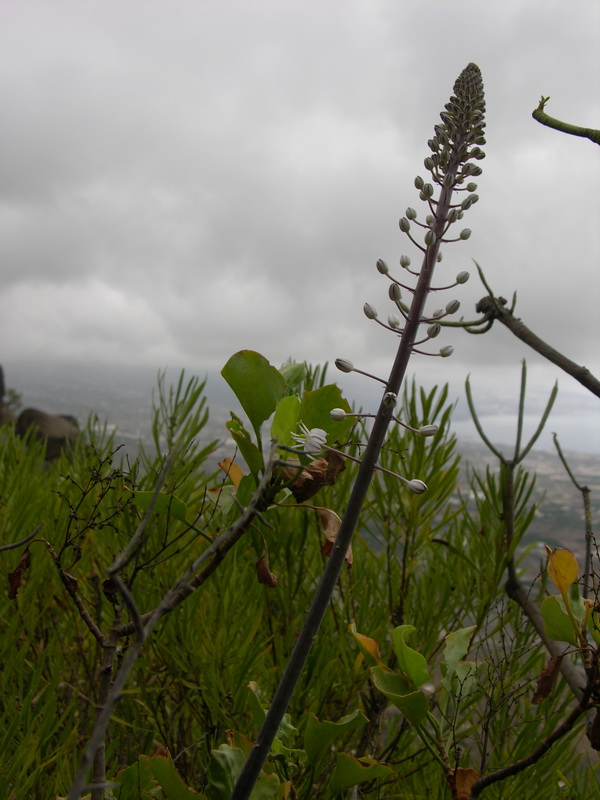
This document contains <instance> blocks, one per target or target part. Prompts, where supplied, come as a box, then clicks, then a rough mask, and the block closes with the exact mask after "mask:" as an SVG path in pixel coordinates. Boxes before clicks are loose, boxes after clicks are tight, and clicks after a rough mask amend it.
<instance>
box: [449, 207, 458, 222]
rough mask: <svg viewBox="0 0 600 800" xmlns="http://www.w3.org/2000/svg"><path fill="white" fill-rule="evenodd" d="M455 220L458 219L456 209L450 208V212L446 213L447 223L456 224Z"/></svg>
mask: <svg viewBox="0 0 600 800" xmlns="http://www.w3.org/2000/svg"><path fill="white" fill-rule="evenodd" d="M457 219H458V209H457V208H451V209H450V211H449V212H448V222H456V220H457Z"/></svg>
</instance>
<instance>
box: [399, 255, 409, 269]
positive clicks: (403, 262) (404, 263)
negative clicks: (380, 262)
mask: <svg viewBox="0 0 600 800" xmlns="http://www.w3.org/2000/svg"><path fill="white" fill-rule="evenodd" d="M400 266H401V267H403V268H404V269H406V268H407V267H410V258H409V257H408V256H400Z"/></svg>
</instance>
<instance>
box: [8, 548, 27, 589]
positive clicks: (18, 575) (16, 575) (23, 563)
mask: <svg viewBox="0 0 600 800" xmlns="http://www.w3.org/2000/svg"><path fill="white" fill-rule="evenodd" d="M30 564H31V553H30V552H29V548H27V550H25V551H24V552H23V554H22V555H21V558H20V559H19V563H18V564H17V567H16V569H15V570H13V571H12V572H11V573H10V575H9V576H8V585H9V588H8V599H9V600H14V599H15V598H16V596H17V594H18V593H19V589H20V588H21V583H22V581H23V573H24V572H25V571H26V570H27V569H29V565H30Z"/></svg>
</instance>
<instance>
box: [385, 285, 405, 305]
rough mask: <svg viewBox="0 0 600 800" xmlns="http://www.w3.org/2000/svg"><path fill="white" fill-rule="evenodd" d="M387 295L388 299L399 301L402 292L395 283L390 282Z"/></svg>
mask: <svg viewBox="0 0 600 800" xmlns="http://www.w3.org/2000/svg"><path fill="white" fill-rule="evenodd" d="M388 296H389V298H390V300H392V301H393V302H394V303H399V302H400V298H401V297H402V292H401V291H400V287H399V286H398V284H397V283H391V284H390V288H389V289H388Z"/></svg>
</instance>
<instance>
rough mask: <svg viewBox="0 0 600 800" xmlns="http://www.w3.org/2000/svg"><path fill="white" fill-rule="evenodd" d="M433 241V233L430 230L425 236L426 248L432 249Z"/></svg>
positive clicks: (434, 237)
mask: <svg viewBox="0 0 600 800" xmlns="http://www.w3.org/2000/svg"><path fill="white" fill-rule="evenodd" d="M435 239H436V236H435V233H434V232H433V231H432V230H428V231H427V233H426V234H425V244H426V245H427V247H433V245H434V244H435Z"/></svg>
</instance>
